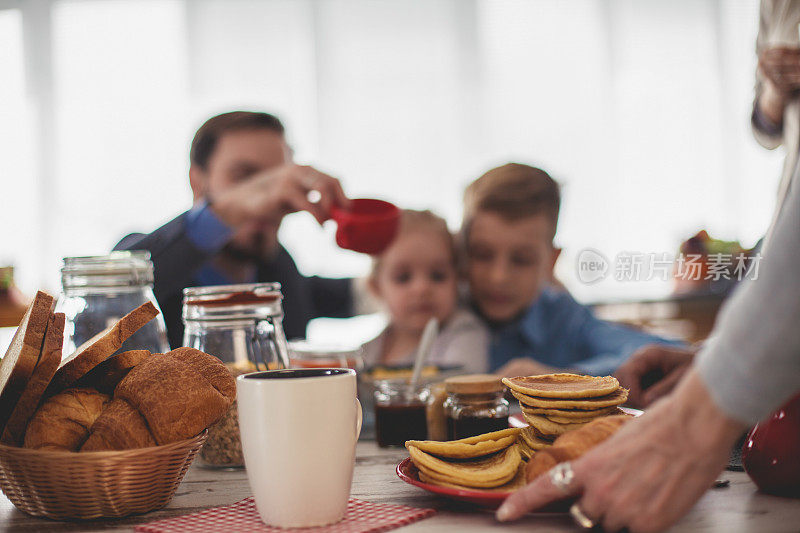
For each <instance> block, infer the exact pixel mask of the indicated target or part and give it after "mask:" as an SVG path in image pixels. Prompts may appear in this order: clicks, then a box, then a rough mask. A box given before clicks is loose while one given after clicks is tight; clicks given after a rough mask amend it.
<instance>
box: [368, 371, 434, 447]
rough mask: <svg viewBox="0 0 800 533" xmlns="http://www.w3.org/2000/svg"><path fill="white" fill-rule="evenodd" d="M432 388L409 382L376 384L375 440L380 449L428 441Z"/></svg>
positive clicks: (391, 381) (388, 380) (399, 381)
mask: <svg viewBox="0 0 800 533" xmlns="http://www.w3.org/2000/svg"><path fill="white" fill-rule="evenodd" d="M427 400H428V388H427V387H425V386H417V388H416V389H412V388H411V384H410V383H409V382H408V381H406V380H405V379H394V380H390V379H386V380H379V381H376V382H375V398H374V401H375V438H376V440H377V441H378V446H381V447H386V446H402V445H403V444H405V442H406V441H407V440H427V439H428V421H427V418H426V415H425V412H426V403H427Z"/></svg>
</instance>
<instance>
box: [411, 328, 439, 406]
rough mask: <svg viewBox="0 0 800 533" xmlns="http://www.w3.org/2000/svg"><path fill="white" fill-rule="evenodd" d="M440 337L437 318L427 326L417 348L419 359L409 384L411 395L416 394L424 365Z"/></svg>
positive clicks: (415, 362) (416, 361) (415, 363)
mask: <svg viewBox="0 0 800 533" xmlns="http://www.w3.org/2000/svg"><path fill="white" fill-rule="evenodd" d="M437 335H439V321H438V320H436V318H435V317H433V318H431V319H430V320H428V323H427V324H425V329H424V330H422V338H421V339H420V341H419V347H418V348H417V358H416V360H415V361H414V371H413V372H412V373H411V381H410V382H409V394H414V391H416V390H417V385H419V378H420V376H421V375H422V365H423V364H424V363H425V361H426V360H427V359H428V356H429V355H430V352H431V348H433V341H435V340H436V336H437Z"/></svg>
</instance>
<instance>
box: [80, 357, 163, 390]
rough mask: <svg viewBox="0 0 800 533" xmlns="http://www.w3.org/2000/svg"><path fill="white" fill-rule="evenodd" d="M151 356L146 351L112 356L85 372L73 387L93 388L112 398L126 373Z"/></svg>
mask: <svg viewBox="0 0 800 533" xmlns="http://www.w3.org/2000/svg"><path fill="white" fill-rule="evenodd" d="M151 355H153V354H151V353H150V352H149V351H148V350H128V351H127V352H122V353H118V354H117V355H112V356H111V357H109V358H108V359H106V360H105V361H103V362H102V363H100V364H99V365H97V366H96V367H94V368H93V369H91V370H90V371H89V372H87V373H86V375H85V376H83V377H82V378H81V379H79V380H78V381H77V383H76V384H75V386H76V387H94V388H95V389H97V390H99V391H100V392H102V393H103V394H108V395H109V396H113V395H114V389H116V388H117V384H118V383H119V382H120V381H122V379H123V378H124V377H125V376H127V375H128V372H130V371H131V369H133V367H135V366H136V365H138V364H139V363H141V362H142V361H144V360H145V359H147V358H148V357H150V356H151Z"/></svg>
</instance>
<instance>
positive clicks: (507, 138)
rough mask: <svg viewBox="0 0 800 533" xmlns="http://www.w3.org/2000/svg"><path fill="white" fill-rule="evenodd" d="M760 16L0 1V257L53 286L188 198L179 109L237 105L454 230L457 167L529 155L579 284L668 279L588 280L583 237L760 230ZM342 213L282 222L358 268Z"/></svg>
mask: <svg viewBox="0 0 800 533" xmlns="http://www.w3.org/2000/svg"><path fill="white" fill-rule="evenodd" d="M757 22H758V5H757V2H756V1H755V0H742V1H722V0H720V1H712V0H679V1H678V0H675V1H668V2H665V1H663V0H625V1H622V0H620V1H617V0H579V1H576V0H570V1H564V0H547V1H543V0H535V1H534V0H531V1H503V0H494V1H490V0H271V1H255V0H184V1H181V0H138V1H134V0H84V1H77V0H75V1H73V0H63V1H58V0H55V1H51V0H28V1H24V2H23V1H13V0H0V180H1V182H0V184H1V188H0V198H2V202H1V203H2V208H0V232H1V233H0V263H11V264H14V265H15V266H16V269H17V279H18V282H19V284H20V286H21V287H22V289H23V290H24V291H26V292H28V293H30V292H32V291H33V290H35V289H36V288H38V287H44V288H48V289H50V290H54V291H57V290H58V286H59V277H58V276H59V273H58V269H59V267H60V258H61V257H62V256H66V255H87V254H100V253H105V252H106V251H108V250H109V249H110V248H111V247H112V246H113V245H114V244H115V243H116V241H117V240H119V239H120V238H121V237H122V236H124V235H125V234H126V233H128V232H131V231H150V230H152V229H153V228H155V227H157V226H158V225H160V224H162V223H164V222H166V221H167V220H169V219H171V218H172V217H174V216H175V215H177V214H178V213H180V212H181V211H183V210H185V209H187V208H188V207H189V205H190V201H191V197H190V194H189V187H188V177H187V169H188V147H189V142H190V140H191V137H192V135H193V133H194V131H195V130H196V128H197V127H198V126H199V125H200V124H201V123H202V122H203V121H204V120H205V119H206V118H208V117H209V116H211V115H213V114H216V113H219V112H223V111H228V110H232V109H252V110H265V111H269V112H274V113H276V114H277V115H279V116H280V117H281V118H282V119H283V120H284V122H285V123H286V125H287V128H288V132H289V137H290V140H291V143H292V144H293V146H294V148H295V150H296V154H297V158H298V160H299V161H301V162H304V163H311V164H314V165H317V166H319V167H320V168H321V169H323V170H326V171H328V172H330V173H332V174H334V175H336V176H339V177H340V178H341V179H342V180H343V181H344V185H345V188H346V190H347V192H348V193H349V194H350V195H351V196H356V197H358V196H379V197H382V198H386V199H389V200H391V201H394V202H397V203H399V204H400V205H402V206H405V207H416V208H431V209H434V210H435V211H437V212H439V213H441V214H442V215H444V216H446V218H447V219H448V221H449V222H450V224H451V227H452V228H453V229H457V227H458V224H459V219H460V214H461V192H462V190H463V187H464V186H465V185H466V184H467V183H469V182H470V181H471V180H472V179H474V178H476V177H477V176H479V175H480V174H481V173H482V172H484V171H485V170H487V169H488V168H490V167H492V166H494V165H497V164H501V163H504V162H507V161H509V160H514V161H520V162H525V163H530V164H535V165H540V166H542V167H543V168H544V169H546V170H547V171H549V172H550V173H551V174H552V175H553V176H554V177H556V178H557V179H558V180H559V181H561V183H562V184H563V191H564V202H563V204H564V207H563V210H562V216H561V222H560V227H559V235H558V237H557V239H558V242H559V244H560V245H562V246H563V247H564V248H565V252H564V256H563V258H562V260H561V261H560V264H559V267H558V269H559V274H560V277H561V278H562V279H563V280H564V282H565V283H566V284H567V286H568V287H569V288H570V290H572V291H573V292H574V293H575V294H576V295H577V296H578V297H579V298H580V299H582V300H584V301H591V300H598V299H606V298H614V297H625V298H631V297H646V296H654V295H661V294H666V293H667V292H668V291H669V284H667V283H664V282H653V283H649V284H648V283H619V282H614V281H613V280H608V281H606V282H603V283H600V284H597V285H592V286H585V285H581V284H580V283H578V282H577V279H576V276H575V271H574V258H575V256H576V255H577V253H578V251H580V250H581V249H582V248H584V247H587V246H591V247H592V248H595V249H598V250H600V251H602V252H603V253H604V254H605V255H606V256H608V257H612V258H613V256H614V255H615V254H616V253H618V252H620V251H641V252H674V251H675V250H676V248H677V246H678V244H679V243H680V242H681V241H682V240H683V239H685V238H687V237H689V236H691V235H692V234H694V233H695V232H696V231H698V230H699V229H701V228H707V229H708V230H709V232H711V233H712V234H713V235H714V236H717V237H720V238H726V239H739V240H740V241H741V242H742V244H744V245H745V246H751V245H753V244H754V243H755V241H756V240H757V239H758V238H759V237H760V236H761V235H762V234H763V233H764V231H765V229H766V226H767V224H768V222H769V218H770V214H771V211H772V207H773V202H774V196H775V190H776V187H777V185H776V184H777V179H778V175H779V168H780V162H781V157H782V154H781V153H780V151H776V152H772V153H770V152H767V151H766V150H764V149H762V148H761V147H759V146H758V145H757V144H756V143H755V141H754V140H753V138H752V135H751V133H750V126H749V116H750V111H751V106H752V87H753V74H754V69H755V54H754V48H755V35H756V30H757ZM333 231H334V229H333V228H331V227H328V228H326V229H325V230H320V229H319V228H318V227H317V226H316V225H315V223H314V222H313V220H312V219H311V217H310V216H307V215H305V214H298V215H293V216H291V217H289V218H288V219H287V221H286V223H285V224H284V226H283V228H282V230H281V232H282V240H283V242H284V243H285V244H286V246H287V247H288V248H289V249H290V251H291V252H292V254H293V255H294V257H295V258H296V260H297V262H298V264H299V266H300V268H301V270H302V271H304V272H306V273H318V274H325V275H334V276H341V275H359V274H363V273H364V272H365V271H366V269H367V265H368V261H367V260H366V258H364V257H361V256H358V255H357V254H352V253H349V252H345V251H341V250H338V249H337V248H336V247H335V244H334V243H333V237H332V235H333Z"/></svg>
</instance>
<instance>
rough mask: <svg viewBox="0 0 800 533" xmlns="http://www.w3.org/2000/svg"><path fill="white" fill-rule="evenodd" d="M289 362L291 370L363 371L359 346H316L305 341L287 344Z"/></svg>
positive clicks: (362, 359) (362, 360) (361, 353)
mask: <svg viewBox="0 0 800 533" xmlns="http://www.w3.org/2000/svg"><path fill="white" fill-rule="evenodd" d="M289 362H290V363H291V365H292V367H293V368H352V369H353V370H355V371H356V374H358V373H359V372H361V371H363V370H364V353H363V350H362V349H361V347H360V346H356V347H353V346H344V345H332V344H317V343H313V342H309V341H306V340H295V341H291V342H289Z"/></svg>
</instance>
